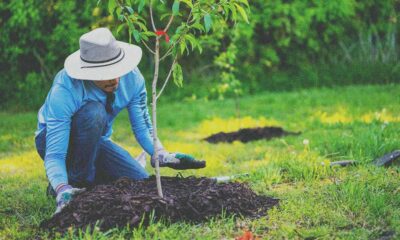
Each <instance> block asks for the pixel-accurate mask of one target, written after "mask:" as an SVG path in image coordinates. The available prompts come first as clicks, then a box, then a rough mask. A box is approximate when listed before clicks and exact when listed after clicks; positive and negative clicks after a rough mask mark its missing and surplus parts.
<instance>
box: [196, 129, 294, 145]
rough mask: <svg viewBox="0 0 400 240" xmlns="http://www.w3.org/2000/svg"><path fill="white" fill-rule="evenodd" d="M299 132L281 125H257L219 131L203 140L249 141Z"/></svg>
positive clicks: (216, 141) (215, 141)
mask: <svg viewBox="0 0 400 240" xmlns="http://www.w3.org/2000/svg"><path fill="white" fill-rule="evenodd" d="M299 134H300V132H287V131H285V130H283V129H282V128H281V127H258V128H242V129H240V130H239V131H236V132H229V133H225V132H219V133H216V134H213V135H211V136H209V137H207V138H204V139H203V140H205V141H207V142H209V143H219V142H228V143H231V142H233V141H240V142H244V143H246V142H250V141H255V140H261V139H267V140H269V139H272V138H276V137H283V136H287V135H299Z"/></svg>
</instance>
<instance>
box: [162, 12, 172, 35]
mask: <svg viewBox="0 0 400 240" xmlns="http://www.w3.org/2000/svg"><path fill="white" fill-rule="evenodd" d="M173 20H174V15H171V17H170V18H169V20H168V23H167V26H166V27H165V28H164V32H167V31H168V29H169V27H170V26H171V23H172V21H173Z"/></svg>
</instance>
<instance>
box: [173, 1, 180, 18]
mask: <svg viewBox="0 0 400 240" xmlns="http://www.w3.org/2000/svg"><path fill="white" fill-rule="evenodd" d="M172 14H173V15H174V16H176V15H178V14H179V1H178V0H175V1H174V4H173V5H172Z"/></svg>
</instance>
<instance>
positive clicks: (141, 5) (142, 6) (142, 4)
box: [138, 0, 146, 13]
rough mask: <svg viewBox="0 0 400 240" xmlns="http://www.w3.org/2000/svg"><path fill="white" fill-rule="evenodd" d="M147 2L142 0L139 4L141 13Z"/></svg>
mask: <svg viewBox="0 0 400 240" xmlns="http://www.w3.org/2000/svg"><path fill="white" fill-rule="evenodd" d="M145 4H146V0H140V2H139V6H138V12H139V13H140V12H141V11H142V10H143V8H144V5H145Z"/></svg>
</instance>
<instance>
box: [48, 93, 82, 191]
mask: <svg viewBox="0 0 400 240" xmlns="http://www.w3.org/2000/svg"><path fill="white" fill-rule="evenodd" d="M47 101H48V104H47V119H46V132H47V133H46V156H45V159H44V164H45V168H46V175H47V178H48V179H49V181H50V183H51V185H52V187H53V189H55V190H57V187H58V186H62V185H65V184H68V175H67V169H66V156H67V151H68V144H69V137H70V136H69V135H70V130H71V118H72V116H73V114H74V112H75V111H76V108H77V107H76V105H75V103H74V99H73V97H72V94H71V92H70V91H69V90H68V89H66V88H65V87H64V86H62V85H55V86H53V88H52V90H51V93H50V95H49V98H48V99H47Z"/></svg>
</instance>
